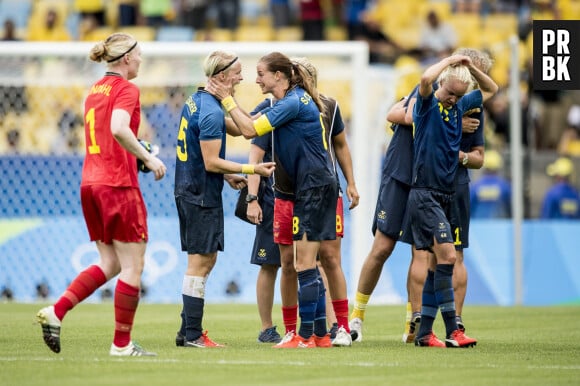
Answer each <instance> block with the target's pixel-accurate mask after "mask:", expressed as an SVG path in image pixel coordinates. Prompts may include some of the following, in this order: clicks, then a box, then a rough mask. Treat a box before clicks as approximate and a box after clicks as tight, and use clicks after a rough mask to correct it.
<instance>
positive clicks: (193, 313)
mask: <svg viewBox="0 0 580 386" xmlns="http://www.w3.org/2000/svg"><path fill="white" fill-rule="evenodd" d="M181 296H182V297H183V312H184V314H185V339H186V340H187V341H190V342H191V341H194V340H196V339H197V338H199V337H200V336H201V332H202V327H201V321H202V319H203V306H204V299H202V298H194V297H193V296H188V295H183V294H182V295H181Z"/></svg>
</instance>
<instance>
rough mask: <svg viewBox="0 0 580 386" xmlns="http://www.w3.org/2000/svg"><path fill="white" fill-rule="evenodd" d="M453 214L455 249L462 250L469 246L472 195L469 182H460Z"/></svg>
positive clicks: (452, 227) (454, 201)
mask: <svg viewBox="0 0 580 386" xmlns="http://www.w3.org/2000/svg"><path fill="white" fill-rule="evenodd" d="M456 189H457V190H456V192H455V198H454V200H453V206H454V208H453V212H452V216H451V219H450V220H451V229H453V235H454V239H455V242H454V244H455V249H457V250H462V249H465V248H467V247H469V219H470V216H471V213H470V211H469V205H470V195H469V184H459V185H457V187H456Z"/></svg>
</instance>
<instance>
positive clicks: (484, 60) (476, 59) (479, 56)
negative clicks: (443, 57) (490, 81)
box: [453, 47, 493, 74]
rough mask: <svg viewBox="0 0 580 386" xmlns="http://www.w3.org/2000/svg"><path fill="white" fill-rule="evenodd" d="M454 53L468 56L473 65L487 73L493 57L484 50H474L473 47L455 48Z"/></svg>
mask: <svg viewBox="0 0 580 386" xmlns="http://www.w3.org/2000/svg"><path fill="white" fill-rule="evenodd" d="M453 54H454V55H465V56H469V58H470V59H471V62H472V63H473V65H474V66H475V67H477V68H479V69H480V70H481V72H483V73H485V74H487V73H488V72H489V70H490V69H491V66H492V65H493V59H492V58H491V57H490V56H489V54H488V53H487V52H485V51H480V50H476V49H475V48H467V47H461V48H458V49H457V50H455V52H454V53H453Z"/></svg>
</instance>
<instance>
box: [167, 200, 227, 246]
mask: <svg viewBox="0 0 580 386" xmlns="http://www.w3.org/2000/svg"><path fill="white" fill-rule="evenodd" d="M175 205H176V206H177V214H178V216H179V234H180V236H181V250H182V251H184V252H187V253H188V254H190V255H192V254H196V253H199V254H201V253H203V254H206V253H214V252H217V251H223V250H224V210H223V208H222V207H215V208H204V207H202V206H199V205H195V204H191V203H189V202H186V201H185V200H184V199H183V198H181V197H176V198H175Z"/></svg>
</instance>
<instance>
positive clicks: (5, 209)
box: [0, 42, 395, 301]
mask: <svg viewBox="0 0 580 386" xmlns="http://www.w3.org/2000/svg"><path fill="white" fill-rule="evenodd" d="M141 46H142V56H143V62H142V65H141V68H140V71H139V76H138V77H137V78H136V79H134V80H133V81H134V83H135V84H137V85H138V86H139V87H140V89H141V103H142V112H143V117H142V125H141V128H140V134H139V135H140V137H142V138H145V139H149V140H150V141H152V142H154V143H156V144H159V145H160V148H161V157H162V158H163V159H164V160H165V161H166V164H167V165H168V167H169V170H170V173H169V174H168V178H167V179H166V180H164V181H162V182H157V183H156V182H154V181H152V178H147V177H148V176H147V175H144V176H141V177H140V178H141V183H142V190H143V194H144V195H145V200H146V202H147V205H148V213H149V219H150V220H149V221H150V228H151V229H150V233H151V239H152V240H151V243H150V247H149V248H148V251H150V252H148V256H147V259H148V261H147V268H146V273H147V272H148V274H147V275H146V278H148V279H147V281H148V284H150V285H151V291H150V294H151V297H150V298H151V299H152V300H154V301H170V300H169V299H170V298H169V295H165V294H164V293H163V291H162V290H161V289H160V288H161V287H163V283H166V280H167V282H171V280H173V281H175V280H177V281H178V282H180V277H181V275H182V265H180V264H179V263H178V262H176V261H177V260H175V256H177V255H180V254H181V251H180V249H179V241H178V239H177V238H178V234H179V230H178V228H177V225H176V210H175V207H174V199H173V181H172V178H173V174H172V172H171V170H172V168H173V167H174V164H175V160H174V151H175V150H174V149H175V140H176V139H175V138H176V134H177V123H178V118H179V114H180V112H181V107H182V105H183V102H184V100H185V98H186V97H187V96H188V95H189V94H190V93H191V92H192V91H194V90H195V89H196V88H197V87H198V86H202V85H203V84H204V83H205V80H206V79H205V76H204V74H203V70H202V63H203V60H204V58H205V56H206V55H207V54H208V53H210V52H212V51H214V50H224V51H230V52H234V53H236V54H237V55H238V56H239V57H240V60H241V62H242V66H243V77H244V80H243V81H242V83H241V84H240V85H239V86H237V89H236V99H237V100H238V102H239V104H240V105H241V106H242V107H243V108H245V109H246V110H251V109H252V108H253V107H254V106H255V105H257V103H258V102H260V101H261V100H262V99H263V98H264V95H262V94H261V92H260V89H259V87H258V86H257V85H256V84H255V79H256V70H255V68H256V63H257V61H258V59H259V58H260V57H261V56H263V55H265V54H267V53H269V52H272V51H279V52H282V53H284V54H286V55H288V56H291V57H293V56H305V57H308V58H309V59H310V60H311V61H312V63H313V64H314V65H316V66H317V68H318V70H319V84H318V86H319V87H318V88H319V89H320V91H321V92H322V93H324V94H326V95H328V96H331V97H334V98H335V99H337V100H338V102H339V105H340V108H341V111H342V114H343V118H344V119H345V123H346V126H347V138H348V141H349V145H350V149H351V152H352V156H353V164H354V165H353V166H354V172H355V178H356V181H357V188H358V190H359V193H360V195H361V201H360V205H359V207H358V208H356V209H355V210H353V211H352V212H350V213H347V214H346V215H347V223H346V234H345V238H344V241H343V261H344V263H343V266H344V269H345V273H346V274H347V280H348V282H349V292H350V293H351V294H354V291H355V287H356V282H357V280H358V273H359V271H360V267H361V265H362V261H363V260H364V257H365V256H366V252H367V251H368V249H369V248H370V246H371V243H372V236H371V232H370V223H371V220H372V216H373V211H374V205H375V199H376V194H377V191H378V184H379V181H380V165H381V159H382V154H383V153H384V149H385V146H386V143H385V142H386V140H387V139H388V136H387V135H386V134H385V128H386V121H385V112H386V109H387V108H388V106H390V104H391V103H392V102H393V100H394V95H395V82H394V74H393V72H392V70H389V69H384V68H377V67H369V65H368V47H367V45H366V44H364V43H361V42H277V43H270V42H267V43H266V42H264V43H221V42H220V43H214V42H192V43H169V42H163V43H159V42H146V43H142V44H141ZM91 47H92V43H81V42H78V43H77V42H74V43H20V42H19V43H0V96H1V98H0V189H1V192H0V211H1V214H0V216H1V217H0V242H1V243H0V252H1V253H0V256H2V257H0V259H4V260H5V261H3V262H2V265H3V266H6V267H7V269H4V270H3V271H2V272H1V273H0V286H2V285H5V284H7V283H11V285H12V286H15V287H18V291H19V292H18V294H20V295H21V298H22V299H29V298H30V296H32V295H31V293H32V291H31V290H30V289H29V288H30V286H31V283H28V282H27V281H28V280H32V281H35V282H39V281H42V280H45V281H47V282H48V284H49V285H50V286H51V288H52V293H53V294H54V295H56V294H58V293H60V291H61V290H62V289H64V286H65V285H66V280H70V279H72V277H74V274H75V272H76V271H78V269H79V267H82V265H83V264H82V263H86V262H87V261H89V260H91V259H94V258H95V256H93V255H90V254H89V253H87V252H86V251H87V250H90V247H88V246H87V245H86V244H87V240H88V237H87V236H86V234H84V233H83V232H85V231H84V223H83V222H82V213H81V210H80V200H79V197H78V184H79V182H80V172H81V166H82V156H83V153H84V131H83V119H82V112H83V101H84V97H85V93H86V90H87V89H88V87H89V86H90V85H91V84H92V83H93V82H94V81H96V80H97V79H98V78H99V77H101V76H102V75H103V73H104V72H105V65H104V64H102V63H94V62H91V61H90V60H89V59H88V53H89V51H90V49H91ZM248 150H249V141H246V140H244V139H243V138H233V139H232V138H228V145H227V157H228V158H230V159H236V160H240V161H243V160H246V159H247V154H248ZM149 177H150V176H149ZM343 188H345V186H344V181H343ZM235 199H236V193H235V192H234V191H233V190H231V189H229V187H226V188H224V205H225V206H226V208H225V212H226V217H228V216H230V215H231V214H233V205H234V203H235ZM345 206H346V207H347V208H348V206H347V205H345ZM346 212H349V211H348V209H346ZM30 219H35V221H30ZM36 220H38V221H36ZM61 220H63V221H64V220H66V221H64V223H62V224H65V225H63V226H66V224H67V223H71V222H72V223H75V224H77V225H78V228H79V229H80V231H79V232H80V233H79V235H78V236H73V234H74V232H71V233H69V234H66V235H63V234H62V233H59V232H57V233H56V234H55V233H54V230H50V229H48V226H46V224H50V221H61ZM226 220H227V221H226V250H225V251H224V252H223V253H221V254H220V259H223V260H225V261H228V263H227V264H228V267H224V268H223V270H224V271H225V272H226V273H224V274H223V280H225V281H226V282H229V281H231V280H230V279H232V278H235V277H238V280H239V281H240V282H242V283H243V284H244V285H246V284H249V285H250V287H252V286H254V284H255V280H254V279H253V278H244V275H248V273H247V272H248V271H249V272H251V274H254V273H255V269H252V267H251V266H250V264H249V263H248V262H249V254H250V248H251V244H250V246H249V247H248V246H247V245H245V244H244V245H240V244H239V243H240V240H243V239H247V240H250V241H251V240H252V239H253V228H252V227H247V228H246V225H244V224H241V222H240V221H236V220H235V219H234V218H233V215H231V221H229V220H228V219H226ZM165 222H166V223H165ZM43 224H44V225H43ZM59 224H61V223H59ZM157 224H160V225H159V227H160V229H162V230H163V231H166V230H167V229H170V230H171V232H174V233H175V234H171V236H167V237H165V238H164V236H163V235H164V234H165V233H163V232H160V233H161V240H160V241H159V242H156V241H155V240H156V239H159V236H160V235H159V234H156V233H155V229H156V226H157ZM52 225H54V224H52ZM31 228H33V229H37V230H38V232H40V235H38V234H35V235H33V236H31V235H30V233H27V232H30V231H29V230H30V229H31ZM65 232H66V231H65ZM35 233H36V232H35ZM168 234H169V233H168ZM30 237H37V238H39V239H38V240H42V242H44V243H47V246H46V248H43V250H40V251H39V250H38V245H35V244H34V242H33V243H30V242H26V241H23V240H29V238H30ZM19 238H22V239H19ZM12 242H14V243H16V242H17V243H18V244H19V245H18V248H14V244H12ZM32 248H34V250H33V249H32ZM244 248H245V249H244ZM83 251H84V252H83ZM159 251H161V252H159ZM4 252H6V253H4ZM8 252H9V253H8ZM81 252H82V253H81ZM79 254H80V255H79ZM155 254H157V255H155ZM39 255H40V256H39ZM5 256H11V257H10V258H7V257H5ZM31 256H34V257H31ZM79 256H80V257H79ZM167 256H170V257H167ZM55 258H60V259H63V261H64V262H63V264H64V265H70V266H71V269H70V270H69V271H66V270H65V272H66V275H65V276H66V278H60V279H58V280H56V279H55V278H54V277H55V276H59V275H58V274H59V272H55V273H54V275H53V273H52V272H47V271H43V270H44V269H46V268H43V267H46V265H45V264H42V263H41V262H43V261H47V260H53V259H55ZM8 259H11V260H8ZM30 259H35V261H34V262H32V261H30V262H29V263H28V264H22V261H29V260H30ZM83 259H84V260H83ZM168 261H169V262H171V264H170V263H167V262H168ZM231 261H240V265H239V266H236V265H234V264H230V262H231ZM5 263H6V264H5ZM55 264H56V266H59V263H58V262H56V263H55ZM23 266H25V267H27V268H22V267H23ZM30 267H35V268H32V269H30ZM23 269H24V270H26V271H23ZM228 269H229V270H230V271H228ZM148 270H149V271H148ZM219 271H220V269H217V270H216V273H215V274H216V275H219ZM213 275H214V273H212V281H214V280H215V281H219V280H220V279H214V278H213ZM60 276H62V275H60ZM176 278H177V279H176ZM172 284H173V283H172ZM24 286H26V288H24ZM218 286H219V285H218ZM20 287H22V288H20ZM170 291H171V292H168V293H171V294H172V296H173V295H174V294H175V293H177V292H176V290H175V289H174V288H171V289H170ZM254 293H255V289H254V288H251V290H250V291H249V294H248V296H249V299H253V298H254ZM18 294H17V295H18ZM209 295H210V299H208V300H210V301H211V294H209ZM216 296H217V295H216ZM217 298H219V296H217Z"/></svg>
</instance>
